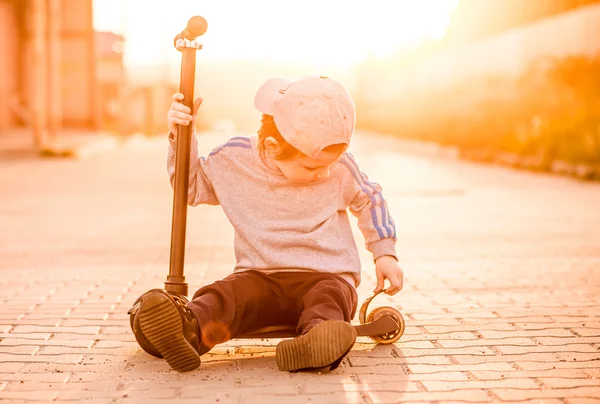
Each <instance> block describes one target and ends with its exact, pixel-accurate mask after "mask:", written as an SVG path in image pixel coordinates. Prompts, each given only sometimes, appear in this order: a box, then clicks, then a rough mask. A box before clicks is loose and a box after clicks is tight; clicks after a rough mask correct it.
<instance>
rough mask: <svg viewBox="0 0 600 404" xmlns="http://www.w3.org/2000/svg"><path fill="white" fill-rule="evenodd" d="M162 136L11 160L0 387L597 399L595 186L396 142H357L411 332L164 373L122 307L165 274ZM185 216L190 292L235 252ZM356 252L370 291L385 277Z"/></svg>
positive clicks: (199, 397)
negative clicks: (97, 150)
mask: <svg viewBox="0 0 600 404" xmlns="http://www.w3.org/2000/svg"><path fill="white" fill-rule="evenodd" d="M222 140H223V138H222V137H219V136H216V135H205V136H203V137H201V147H202V149H203V150H210V148H211V147H212V146H214V145H216V144H218V143H219V142H221V141H222ZM165 148H166V143H165V141H164V140H156V141H143V140H139V141H132V142H129V143H127V144H126V145H124V146H121V147H120V148H117V149H116V150H114V151H111V152H106V153H101V154H94V155H91V156H89V157H88V158H86V159H83V160H69V159H41V158H37V159H31V158H28V159H22V160H18V159H17V160H15V159H11V160H10V161H7V160H2V159H0V190H1V192H2V198H0V229H1V231H0V401H2V402H14V403H35V402H38V401H57V402H65V403H66V402H85V403H138V402H139V403H152V402H169V403H175V402H177V403H178V402H190V403H192V402H193V403H197V402H219V403H229V402H234V403H261V404H267V403H286V404H291V403H306V402H312V403H346V402H349V403H391V402H402V403H406V402H453V401H455V402H489V401H502V402H540V403H541V402H544V403H569V404H575V403H584V402H600V185H598V184H590V183H584V182H577V181H572V180H568V179H565V178H560V177H552V176H544V175H538V174H531V173H526V172H516V171H511V170H508V169H503V168H498V167H486V166H479V165H476V164H469V163H463V162H456V161H435V160H429V159H427V158H424V157H414V156H410V155H406V154H402V153H401V147H400V146H399V144H398V143H395V142H394V141H393V140H391V139H386V138H369V139H367V138H364V137H358V138H357V139H356V141H355V143H354V145H353V148H354V149H355V150H354V151H355V154H356V155H357V157H358V160H359V162H361V164H362V168H363V170H364V171H365V172H367V173H368V174H369V176H370V177H371V178H372V179H374V180H376V181H378V182H380V183H382V184H383V185H384V189H385V195H386V196H387V198H388V200H389V203H390V209H391V211H392V214H393V215H394V219H395V222H396V224H397V227H398V238H399V241H398V250H399V253H400V255H401V257H402V264H403V267H404V268H405V273H406V279H405V289H404V290H403V291H402V292H401V293H400V294H399V295H397V296H396V297H394V298H387V297H381V298H379V297H378V298H377V299H376V300H375V301H374V302H373V305H372V307H377V306H381V305H393V306H396V307H397V308H399V309H400V310H401V311H402V313H403V314H404V316H405V318H406V320H407V328H406V332H405V335H404V336H403V337H402V339H401V340H400V341H398V343H396V344H394V345H392V346H375V345H374V344H373V343H371V342H370V341H369V340H366V339H364V340H360V342H359V343H358V344H357V345H356V346H355V348H354V349H353V351H352V352H351V353H350V355H349V356H348V357H347V359H345V360H344V362H343V364H342V366H341V367H340V368H339V369H338V370H337V371H335V372H332V373H330V374H322V375H320V374H314V373H298V374H289V373H285V372H280V371H278V370H277V368H276V365H275V361H274V347H275V344H276V342H277V341H274V340H258V341H257V340H251V341H232V342H230V343H228V344H225V345H221V346H218V347H217V348H216V349H215V350H214V351H213V352H212V353H210V354H207V355H205V356H204V357H203V363H202V366H201V368H200V369H199V370H197V371H194V372H190V373H186V374H179V373H176V372H173V371H170V370H169V368H168V366H167V365H166V363H164V361H162V360H159V359H155V358H153V357H151V356H149V355H147V354H146V353H144V352H142V351H141V349H140V348H138V346H137V344H136V342H135V339H134V338H133V335H132V333H131V331H130V328H129V323H128V322H129V319H128V316H127V314H126V311H127V310H128V308H129V307H130V305H131V304H132V302H133V301H134V300H135V299H136V298H137V297H138V296H139V295H140V294H141V293H143V292H144V291H146V290H148V289H150V288H154V287H162V285H163V282H164V279H165V277H166V274H167V271H168V261H169V239H170V225H171V203H172V199H171V198H172V193H171V189H170V186H169V184H168V180H167V176H166V170H165V156H166V149H165ZM188 220H189V225H188V250H187V255H186V259H187V266H186V275H187V278H188V282H189V283H190V294H191V293H192V292H193V291H194V290H195V289H197V288H198V287H200V286H201V285H203V284H206V283H209V282H211V281H213V280H215V279H219V278H221V277H223V276H225V275H226V274H228V273H229V272H230V271H231V267H232V266H233V263H234V257H233V253H232V248H231V240H232V231H231V229H230V228H229V225H228V223H227V222H226V219H225V217H224V215H223V214H222V212H221V211H220V210H219V209H218V208H216V207H209V206H203V207H197V208H191V209H190V210H189V214H188ZM356 234H357V236H358V237H359V238H358V242H359V245H361V246H362V239H361V236H360V233H358V232H357V233H356ZM362 259H363V263H364V276H363V282H362V284H361V287H360V289H359V294H360V298H361V299H360V300H361V301H362V300H363V299H364V298H366V297H367V296H369V292H370V291H371V290H372V289H373V287H374V284H375V279H374V276H373V267H372V264H371V262H370V257H369V254H368V253H367V252H366V251H364V250H363V255H362Z"/></svg>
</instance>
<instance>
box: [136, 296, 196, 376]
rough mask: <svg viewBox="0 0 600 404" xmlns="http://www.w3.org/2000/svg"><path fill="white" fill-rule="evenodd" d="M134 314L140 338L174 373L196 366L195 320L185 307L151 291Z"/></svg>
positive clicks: (170, 298) (176, 301)
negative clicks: (141, 335) (143, 338)
mask: <svg viewBox="0 0 600 404" xmlns="http://www.w3.org/2000/svg"><path fill="white" fill-rule="evenodd" d="M137 315H138V316H139V321H140V328H141V330H142V332H143V333H144V336H145V337H146V338H147V339H148V341H150V343H151V344H152V345H153V346H154V347H155V348H156V349H157V350H158V351H159V352H160V354H161V355H162V357H163V358H165V359H166V360H167V363H168V364H169V365H170V366H171V367H172V368H173V369H174V370H177V371H180V372H187V371H190V370H194V369H196V368H198V366H200V355H199V354H198V350H199V343H200V337H199V328H198V321H197V320H196V317H195V316H194V314H193V313H192V312H191V310H190V309H189V308H188V307H186V306H185V305H183V304H181V302H180V301H178V300H176V299H173V297H171V296H170V295H169V294H168V293H167V292H165V291H164V290H162V289H153V290H150V291H149V292H147V293H145V294H144V296H143V298H142V300H141V302H140V308H139V312H138V314H137Z"/></svg>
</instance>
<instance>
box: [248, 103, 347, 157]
mask: <svg viewBox="0 0 600 404" xmlns="http://www.w3.org/2000/svg"><path fill="white" fill-rule="evenodd" d="M268 137H272V138H273V139H275V140H277V142H278V143H279V144H280V145H281V151H280V152H279V153H278V154H277V155H275V156H273V158H274V159H275V160H286V159H289V158H292V157H296V156H302V155H304V153H302V152H301V151H300V150H298V149H296V148H295V147H294V146H292V145H291V144H289V143H288V142H287V141H286V140H285V139H284V138H283V136H281V133H279V129H277V126H276V125H275V120H274V119H273V116H271V115H267V114H263V115H262V118H261V120H260V129H259V130H258V149H259V150H260V151H261V152H264V151H265V140H266V139H267V138H268ZM345 149H346V145H345V144H342V143H340V144H332V145H330V146H327V147H325V148H324V149H323V151H325V152H330V153H338V154H341V153H343V152H344V150H345Z"/></svg>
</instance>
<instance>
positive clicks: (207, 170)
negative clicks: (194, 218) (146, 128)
mask: <svg viewBox="0 0 600 404" xmlns="http://www.w3.org/2000/svg"><path fill="white" fill-rule="evenodd" d="M169 143H170V144H169V155H168V159H167V171H168V173H169V180H170V182H171V186H173V184H174V182H175V156H176V153H175V147H176V141H175V139H174V138H173V137H172V136H169ZM239 148H242V149H251V148H252V145H251V143H250V138H249V137H243V136H237V137H232V138H231V139H229V140H228V141H227V142H226V143H224V144H222V145H221V146H219V147H217V148H215V149H214V150H213V151H212V152H211V153H210V154H209V155H208V156H207V157H201V156H199V155H198V139H196V134H195V133H193V134H192V145H191V150H190V172H189V175H190V176H189V182H188V205H190V206H196V205H200V204H206V205H219V198H218V195H216V193H215V190H214V187H213V181H214V180H215V178H216V176H217V175H218V171H219V168H220V167H221V165H222V160H223V158H224V153H223V152H224V151H227V150H232V149H239Z"/></svg>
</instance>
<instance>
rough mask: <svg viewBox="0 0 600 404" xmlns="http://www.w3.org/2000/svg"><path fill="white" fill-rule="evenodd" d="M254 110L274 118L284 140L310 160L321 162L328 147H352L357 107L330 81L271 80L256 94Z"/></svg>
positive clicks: (340, 86) (308, 79) (307, 79)
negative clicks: (322, 155)
mask: <svg viewBox="0 0 600 404" xmlns="http://www.w3.org/2000/svg"><path fill="white" fill-rule="evenodd" d="M254 106H255V107H256V109H258V110H259V111H260V112H262V113H263V114H267V115H271V116H273V118H274V121H275V125H276V126H277V129H278V130H279V132H280V133H281V136H283V138H284V139H285V140H286V141H287V142H288V143H289V144H291V145H292V146H294V147H295V148H296V149H298V150H300V151H301V152H302V153H304V154H306V155H307V156H308V157H311V158H314V159H317V158H319V155H320V153H321V151H322V150H323V149H324V148H326V147H327V146H331V145H334V144H345V145H346V147H348V145H349V144H350V139H351V138H352V133H353V131H354V124H355V112H354V103H353V102H352V98H351V97H350V94H348V92H347V91H346V89H345V88H344V87H343V86H342V85H341V84H340V83H338V82H337V81H335V80H333V79H331V78H329V77H323V76H305V77H302V78H300V79H298V80H296V81H292V80H288V79H283V78H274V79H270V80H267V81H266V82H265V83H264V84H263V85H262V86H261V87H260V88H259V89H258V91H257V92H256V96H255V97H254Z"/></svg>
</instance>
